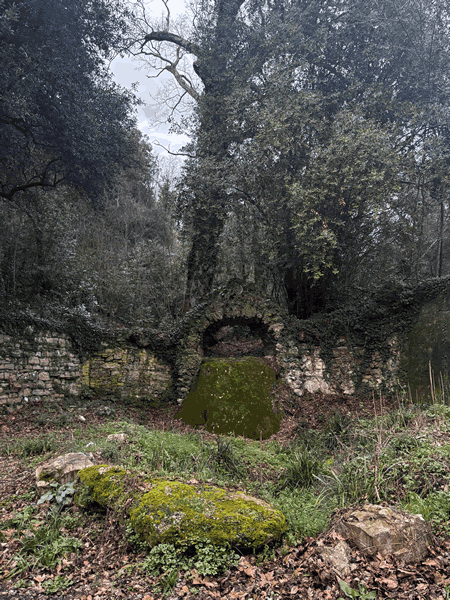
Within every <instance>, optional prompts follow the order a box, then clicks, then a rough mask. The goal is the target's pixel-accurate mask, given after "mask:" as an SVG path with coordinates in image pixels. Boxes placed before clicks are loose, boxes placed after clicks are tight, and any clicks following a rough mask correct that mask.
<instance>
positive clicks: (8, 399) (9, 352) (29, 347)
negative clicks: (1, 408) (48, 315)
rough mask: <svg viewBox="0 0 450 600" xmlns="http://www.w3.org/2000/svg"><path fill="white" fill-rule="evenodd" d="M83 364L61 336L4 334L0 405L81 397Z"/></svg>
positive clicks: (0, 355) (1, 338)
mask: <svg viewBox="0 0 450 600" xmlns="http://www.w3.org/2000/svg"><path fill="white" fill-rule="evenodd" d="M80 385H81V364H80V360H79V358H78V356H77V355H76V354H75V353H74V352H73V351H72V347H71V343H70V341H69V339H68V338H67V337H66V336H64V335H62V334H60V333H51V332H47V333H44V332H37V333H33V332H31V331H28V332H26V335H22V336H17V337H16V336H11V335H4V334H0V403H2V404H5V403H11V404H13V403H17V402H20V401H22V400H25V401H28V400H38V399H42V398H51V399H58V398H61V397H62V396H63V395H64V393H71V394H77V393H78V392H79V390H80Z"/></svg>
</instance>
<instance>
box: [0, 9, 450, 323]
mask: <svg viewBox="0 0 450 600" xmlns="http://www.w3.org/2000/svg"><path fill="white" fill-rule="evenodd" d="M164 4H165V5H166V7H165V8H166V10H165V13H164V14H163V15H162V16H159V14H158V16H155V15H154V14H152V13H151V12H150V8H148V7H146V5H145V4H144V2H143V1H142V0H138V1H135V2H131V1H130V2H125V1H124V0H92V1H91V2H89V3H86V2H84V0H71V2H67V1H65V0H48V1H47V2H45V3H43V2H41V0H16V1H14V2H13V1H12V0H0V77H1V81H2V85H1V89H0V136H1V144H0V200H1V201H0V298H1V303H2V305H3V306H4V307H8V306H15V307H21V308H22V309H23V310H29V311H37V312H38V313H40V314H45V313H48V314H64V313H65V312H66V313H67V312H68V313H80V314H86V315H94V316H95V317H99V318H109V319H114V320H116V321H118V322H120V323H123V324H139V325H144V326H152V327H166V326H169V325H170V324H171V323H173V322H176V321H177V320H178V319H180V317H181V316H182V315H183V313H184V312H185V311H186V310H187V309H188V308H190V307H192V306H195V305H196V304H197V303H199V302H201V301H202V299H203V298H204V297H205V295H206V294H207V293H208V292H210V291H211V290H212V289H214V288H215V287H217V286H220V285H226V284H227V282H229V281H230V280H231V279H235V278H238V279H240V280H243V281H246V282H249V283H254V284H255V285H257V286H258V287H259V288H260V289H261V290H263V291H264V293H265V294H266V295H267V296H269V297H272V298H273V299H275V300H276V301H278V302H280V303H281V304H282V305H284V306H286V307H287V309H288V310H289V311H290V312H291V313H292V314H295V315H297V316H299V317H301V318H307V317H309V316H311V315H312V314H314V313H318V312H323V311H328V310H333V309H335V308H336V307H338V306H341V305H342V304H343V303H347V302H352V301H354V300H355V299H363V298H365V297H367V296H370V295H372V294H374V293H378V292H379V291H380V290H383V289H384V288H386V286H388V287H389V288H391V289H392V287H394V288H396V287H398V288H400V287H402V286H405V285H409V284H412V285H415V284H417V283H419V282H421V281H423V280H425V279H428V278H431V277H442V276H445V275H448V274H450V260H449V258H448V254H449V252H448V251H449V249H450V232H449V230H448V225H447V224H448V211H449V202H448V193H449V189H450V182H449V176H448V168H449V162H450V112H449V109H450V105H449V83H450V78H449V67H450V35H449V34H450V5H449V4H448V2H446V1H445V0H431V1H430V0H427V1H426V2H425V1H421V0H403V1H402V2H399V1H398V0H379V1H373V0H332V1H331V2H330V1H327V2H325V1H324V0H245V1H244V0H198V1H197V2H194V3H192V4H191V6H190V7H189V12H188V13H187V16H184V17H183V18H182V19H178V20H177V19H175V20H174V19H172V15H171V13H170V10H169V9H170V3H167V4H166V2H164ZM118 54H122V55H130V56H134V57H135V58H136V60H138V61H140V62H141V64H142V66H143V67H144V68H145V69H147V70H148V72H149V73H151V74H153V75H157V74H158V73H160V72H163V71H167V72H169V73H170V74H171V75H172V76H173V84H172V85H171V86H170V87H169V88H168V89H166V90H163V91H162V92H161V97H160V102H161V103H162V105H163V109H164V110H163V111H162V112H163V113H164V115H165V118H167V120H169V122H171V124H172V128H173V130H174V131H178V132H179V131H183V132H184V133H187V134H188V135H189V136H190V139H191V142H190V143H189V144H188V145H187V146H186V147H185V148H184V150H183V156H184V161H183V163H182V168H181V173H179V169H177V168H174V166H173V164H172V163H171V162H170V161H169V160H167V159H163V160H161V159H160V158H157V157H156V156H155V155H154V153H153V152H152V147H151V145H150V144H149V142H148V140H147V139H146V137H145V136H143V135H142V134H141V133H140V131H139V130H138V128H137V121H136V107H137V105H138V104H139V102H140V101H139V100H138V99H137V98H136V96H135V95H134V92H133V91H132V90H127V89H124V88H122V87H120V86H118V85H117V84H115V83H114V82H113V79H112V75H111V73H110V69H109V65H110V61H111V60H112V59H113V58H114V57H115V56H117V55H118Z"/></svg>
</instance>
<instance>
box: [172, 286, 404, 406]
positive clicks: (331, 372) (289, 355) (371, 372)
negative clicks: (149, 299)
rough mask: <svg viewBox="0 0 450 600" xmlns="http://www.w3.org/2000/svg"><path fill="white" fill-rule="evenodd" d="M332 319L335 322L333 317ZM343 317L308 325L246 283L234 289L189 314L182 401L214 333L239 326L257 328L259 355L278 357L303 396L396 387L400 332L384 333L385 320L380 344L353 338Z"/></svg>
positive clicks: (180, 369) (178, 379)
mask: <svg viewBox="0 0 450 600" xmlns="http://www.w3.org/2000/svg"><path fill="white" fill-rule="evenodd" d="M326 320H327V322H328V321H329V320H330V317H329V315H327V316H326ZM339 321H340V320H339V319H336V320H335V322H334V324H331V321H330V324H328V323H323V322H322V323H318V322H317V323H314V322H313V321H310V322H309V323H308V324H306V323H305V322H301V321H299V320H297V319H295V318H294V317H292V316H289V315H288V314H286V313H285V312H283V310H282V309H281V307H280V306H278V305H276V304H275V303H273V302H271V301H269V300H268V299H267V298H264V296H262V295H260V294H258V292H257V290H249V289H245V288H244V287H243V286H242V285H236V286H234V287H229V288H228V289H227V290H224V291H222V292H221V293H220V294H218V295H217V296H216V297H215V298H213V299H212V301H211V302H209V303H205V305H203V306H202V307H199V308H197V309H195V310H193V311H192V312H191V314H189V315H188V316H187V318H186V323H185V333H184V335H182V336H181V338H180V348H179V351H178V353H177V362H176V373H175V383H176V397H177V400H178V403H179V404H182V403H183V402H184V399H185V398H186V396H187V395H188V393H189V390H190V389H191V386H192V384H193V382H194V381H195V377H196V376H197V373H198V371H199V368H200V365H201V363H202V361H203V359H204V356H205V354H206V355H208V354H209V352H208V350H209V349H208V348H207V343H206V341H207V340H210V339H211V337H214V336H211V335H210V334H209V332H210V331H211V330H212V331H213V332H219V333H220V332H221V331H222V330H224V329H232V328H233V327H235V326H238V327H240V328H242V327H244V326H246V328H247V329H250V330H253V331H254V339H253V346H254V347H258V355H261V356H266V357H270V358H271V359H275V361H276V364H277V366H278V370H279V373H280V377H281V379H282V380H283V381H284V382H285V383H286V384H287V385H288V386H289V387H290V388H291V389H292V391H293V392H294V393H295V394H296V395H298V396H302V395H303V394H305V393H307V392H310V393H315V392H322V393H325V394H332V393H343V394H354V393H356V392H357V393H364V392H369V391H370V390H372V389H381V390H383V391H388V390H390V389H392V388H393V387H394V385H395V384H396V383H397V377H398V366H399V359H400V350H399V344H398V339H397V337H396V335H395V334H390V332H389V331H388V330H386V333H384V331H383V330H382V327H381V323H379V324H378V325H377V326H376V329H377V332H378V333H380V331H381V334H380V338H379V339H378V340H377V341H376V343H375V344H373V343H372V342H373V340H372V341H371V340H368V339H366V338H365V337H364V335H360V336H358V337H355V336H353V339H350V337H349V336H344V335H342V330H343V329H344V327H343V326H342V325H340V324H339ZM343 321H346V319H343ZM308 328H309V333H306V329H308ZM337 332H338V333H337ZM216 337H217V335H216ZM232 345H233V344H231V343H229V344H228V347H231V346H232ZM235 345H237V344H235ZM241 346H242V347H243V349H244V351H245V348H246V347H251V346H252V344H251V340H248V339H247V340H246V341H245V343H241ZM248 354H252V352H251V351H250V352H249V353H248ZM243 355H245V354H243ZM229 356H231V354H229ZM235 356H238V355H237V354H236V355H235Z"/></svg>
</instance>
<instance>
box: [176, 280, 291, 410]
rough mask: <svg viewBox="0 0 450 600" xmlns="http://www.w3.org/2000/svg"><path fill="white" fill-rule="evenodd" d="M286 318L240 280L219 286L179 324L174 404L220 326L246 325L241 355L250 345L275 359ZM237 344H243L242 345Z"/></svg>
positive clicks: (186, 388)
mask: <svg viewBox="0 0 450 600" xmlns="http://www.w3.org/2000/svg"><path fill="white" fill-rule="evenodd" d="M286 319H287V314H286V313H285V312H284V311H283V309H282V308H281V307H280V306H279V305H277V304H276V303H274V302H273V301H271V300H268V299H267V298H265V297H264V296H263V295H262V293H261V292H259V291H258V290H255V289H254V288H252V287H249V286H244V285H242V284H240V283H234V284H232V285H229V286H227V288H226V289H219V290H218V291H217V292H216V293H215V294H212V295H211V297H210V300H209V302H207V303H204V304H202V305H201V306H199V307H196V308H194V309H193V310H192V311H190V312H189V313H188V314H187V315H186V318H185V321H184V323H183V326H182V334H181V335H180V341H179V351H178V353H177V360H176V384H175V387H176V389H175V393H176V398H177V400H178V403H179V404H182V403H183V401H184V399H185V398H186V396H187V395H188V393H189V391H190V389H191V386H192V384H193V382H194V380H195V377H196V376H197V373H198V371H199V369H200V365H201V363H202V361H203V359H204V357H205V354H206V355H208V352H209V351H210V350H211V347H212V346H213V345H214V344H213V341H214V336H215V335H216V334H217V332H219V331H220V330H221V329H222V328H224V327H231V328H238V329H239V328H245V327H247V328H248V330H249V336H248V337H249V339H248V343H247V347H248V349H249V351H248V353H244V354H241V355H242V356H245V355H250V354H252V353H251V348H252V344H253V348H254V350H255V351H256V352H257V354H256V356H258V355H259V356H266V355H270V356H273V357H275V358H277V356H278V354H279V349H280V348H281V347H282V345H280V343H279V342H280V338H281V337H283V334H284V330H285V321H286ZM216 341H217V340H216ZM241 341H242V340H241ZM259 342H261V343H259ZM241 345H242V346H243V347H245V345H246V344H245V343H244V344H241ZM205 348H206V352H205ZM252 355H253V354H252Z"/></svg>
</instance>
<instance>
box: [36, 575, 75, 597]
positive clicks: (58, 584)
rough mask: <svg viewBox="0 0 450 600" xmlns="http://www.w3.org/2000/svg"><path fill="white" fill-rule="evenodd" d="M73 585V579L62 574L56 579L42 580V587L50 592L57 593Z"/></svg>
mask: <svg viewBox="0 0 450 600" xmlns="http://www.w3.org/2000/svg"><path fill="white" fill-rule="evenodd" d="M71 585H73V581H72V580H71V579H69V578H68V577H63V576H62V575H56V576H55V578H54V579H47V580H46V581H43V582H42V587H43V588H44V590H45V591H46V592H47V593H48V594H56V593H57V592H61V591H62V590H66V589H67V588H68V587H70V586H71Z"/></svg>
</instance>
